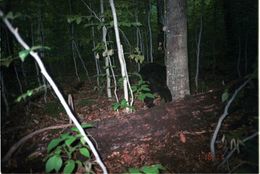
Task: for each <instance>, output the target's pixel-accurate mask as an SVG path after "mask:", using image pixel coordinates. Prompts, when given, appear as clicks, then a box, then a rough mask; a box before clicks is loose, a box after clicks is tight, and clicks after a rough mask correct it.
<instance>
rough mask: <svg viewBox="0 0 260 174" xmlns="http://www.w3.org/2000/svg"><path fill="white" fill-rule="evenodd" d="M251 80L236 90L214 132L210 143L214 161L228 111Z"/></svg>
mask: <svg viewBox="0 0 260 174" xmlns="http://www.w3.org/2000/svg"><path fill="white" fill-rule="evenodd" d="M250 80H251V78H249V79H247V80H246V81H245V82H244V83H243V84H242V85H241V86H240V87H239V88H238V89H236V91H235V92H234V94H233V95H232V97H231V98H230V99H229V100H228V102H227V104H226V106H225V110H224V113H223V114H222V115H221V117H220V118H219V120H218V124H217V126H216V129H215V131H214V134H213V136H212V139H211V142H210V151H211V155H212V158H213V160H215V142H216V139H217V135H218V132H219V129H220V127H221V124H222V122H223V120H224V119H225V118H226V117H227V116H228V109H229V107H230V105H231V103H232V102H233V101H234V99H235V97H236V96H237V94H238V93H239V91H240V90H241V89H242V88H244V87H245V86H246V84H247V83H248V82H249V81H250Z"/></svg>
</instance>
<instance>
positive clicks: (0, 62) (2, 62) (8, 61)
mask: <svg viewBox="0 0 260 174" xmlns="http://www.w3.org/2000/svg"><path fill="white" fill-rule="evenodd" d="M14 60H15V59H13V58H11V57H8V58H6V59H0V66H5V67H7V68H8V67H9V66H10V64H11V63H12V62H13V61H14Z"/></svg>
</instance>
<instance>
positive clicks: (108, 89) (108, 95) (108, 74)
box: [100, 0, 112, 99]
mask: <svg viewBox="0 0 260 174" xmlns="http://www.w3.org/2000/svg"><path fill="white" fill-rule="evenodd" d="M100 12H101V15H102V16H103V17H102V19H101V21H102V22H104V21H105V19H104V2H103V0H100ZM106 35H107V29H106V27H105V26H103V27H102V42H103V43H104V44H105V52H106V53H107V51H108V49H107V39H106ZM105 68H106V79H107V80H106V81H107V88H106V89H107V97H108V98H109V99H111V98H112V92H111V78H110V71H109V57H108V55H106V57H105Z"/></svg>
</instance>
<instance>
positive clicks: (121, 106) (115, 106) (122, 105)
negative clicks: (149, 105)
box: [112, 99, 134, 111]
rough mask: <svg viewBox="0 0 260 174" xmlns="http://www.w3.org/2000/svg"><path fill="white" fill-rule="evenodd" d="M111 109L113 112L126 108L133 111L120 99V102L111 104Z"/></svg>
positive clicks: (124, 100)
mask: <svg viewBox="0 0 260 174" xmlns="http://www.w3.org/2000/svg"><path fill="white" fill-rule="evenodd" d="M112 108H113V110H114V111H116V110H119V109H126V108H130V109H134V108H133V107H132V106H130V105H129V104H128V102H127V101H126V99H122V100H121V101H119V102H117V103H113V104H112Z"/></svg>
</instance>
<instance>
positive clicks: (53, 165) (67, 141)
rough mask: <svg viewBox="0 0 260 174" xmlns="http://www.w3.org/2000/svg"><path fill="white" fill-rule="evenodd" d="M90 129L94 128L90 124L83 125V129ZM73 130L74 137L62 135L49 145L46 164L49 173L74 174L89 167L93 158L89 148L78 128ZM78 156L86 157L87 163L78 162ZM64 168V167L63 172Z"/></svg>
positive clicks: (66, 134) (67, 134)
mask: <svg viewBox="0 0 260 174" xmlns="http://www.w3.org/2000/svg"><path fill="white" fill-rule="evenodd" d="M90 127H92V125H90V124H84V125H82V128H90ZM71 130H72V131H73V133H74V135H73V134H69V133H64V134H61V135H60V137H58V138H55V139H53V140H51V142H50V143H49V144H48V147H47V153H48V155H47V157H46V159H48V160H47V161H46V164H45V171H46V172H47V173H50V172H53V171H55V172H56V173H58V172H63V173H72V172H73V171H75V170H76V168H77V167H79V166H85V165H88V164H87V163H88V162H86V161H87V160H89V159H90V158H91V155H90V151H89V149H88V146H87V144H86V143H85V140H84V139H83V137H82V135H81V134H80V133H79V131H78V129H77V128H75V127H73V128H71ZM78 155H81V156H82V157H84V159H85V161H79V160H76V156H78ZM46 159H45V160H46ZM64 161H65V162H64ZM76 164H77V165H76ZM62 166H63V167H64V168H63V171H62Z"/></svg>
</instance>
